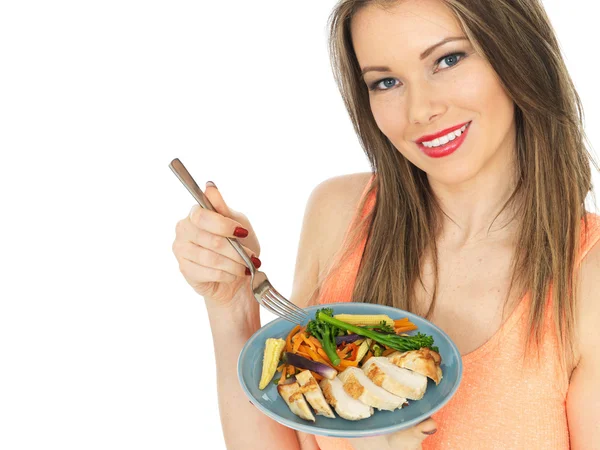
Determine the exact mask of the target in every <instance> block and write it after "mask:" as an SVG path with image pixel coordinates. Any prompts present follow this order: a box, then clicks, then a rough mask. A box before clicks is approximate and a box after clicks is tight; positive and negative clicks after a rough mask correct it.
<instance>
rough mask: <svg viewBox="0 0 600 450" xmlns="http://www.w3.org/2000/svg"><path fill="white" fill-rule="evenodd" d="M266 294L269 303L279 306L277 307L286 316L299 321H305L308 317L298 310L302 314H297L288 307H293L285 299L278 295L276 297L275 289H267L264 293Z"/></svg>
mask: <svg viewBox="0 0 600 450" xmlns="http://www.w3.org/2000/svg"><path fill="white" fill-rule="evenodd" d="M266 294H268V295H269V297H268V298H269V300H270V301H271V302H274V303H277V305H279V307H280V308H281V309H283V310H284V311H285V312H286V314H287V315H289V316H292V317H294V318H296V319H298V320H300V321H302V320H305V319H306V318H307V317H308V315H307V314H306V313H305V312H304V311H302V310H300V311H301V312H302V314H298V312H297V311H296V310H295V309H294V308H291V307H290V306H295V305H294V304H293V303H291V302H290V301H288V300H286V299H285V298H283V297H281V295H279V297H278V296H277V295H278V293H277V291H276V290H275V289H269V290H268V291H267V292H266Z"/></svg>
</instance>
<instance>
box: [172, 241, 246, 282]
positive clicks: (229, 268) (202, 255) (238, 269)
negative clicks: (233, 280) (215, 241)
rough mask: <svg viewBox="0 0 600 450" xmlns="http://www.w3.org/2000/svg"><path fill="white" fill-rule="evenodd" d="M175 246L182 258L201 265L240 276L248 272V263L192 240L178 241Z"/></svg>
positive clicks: (176, 251)
mask: <svg viewBox="0 0 600 450" xmlns="http://www.w3.org/2000/svg"><path fill="white" fill-rule="evenodd" d="M174 246H175V248H174V252H175V253H176V254H177V255H178V256H179V257H180V258H183V259H187V260H188V261H191V262H193V263H196V264H198V265H199V266H203V267H208V268H211V269H217V270H221V271H223V272H227V273H230V274H231V275H234V276H240V277H241V276H244V275H245V273H246V265H245V264H244V263H238V262H236V261H233V260H231V259H229V258H228V257H226V256H223V255H221V254H219V253H216V252H213V251H212V250H210V249H208V248H204V247H200V246H199V245H196V244H193V243H191V242H181V243H179V242H178V243H177V244H174Z"/></svg>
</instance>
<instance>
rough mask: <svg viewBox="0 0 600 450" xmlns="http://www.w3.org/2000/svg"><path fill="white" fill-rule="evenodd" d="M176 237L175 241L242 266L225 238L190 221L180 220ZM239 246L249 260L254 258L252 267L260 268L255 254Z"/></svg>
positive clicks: (241, 260)
mask: <svg viewBox="0 0 600 450" xmlns="http://www.w3.org/2000/svg"><path fill="white" fill-rule="evenodd" d="M176 235H177V237H176V240H177V241H182V242H191V243H193V244H196V245H198V246H200V247H204V248H207V249H209V250H212V251H214V252H216V253H219V254H221V255H223V256H225V257H227V258H229V259H231V260H232V261H235V262H237V263H239V264H244V260H243V259H242V257H241V256H240V255H239V254H238V252H237V251H236V250H235V249H234V248H233V246H232V245H231V244H230V243H229V241H228V240H227V239H226V238H225V237H223V236H219V235H217V234H212V233H210V232H208V231H206V230H203V229H201V228H198V227H197V226H195V225H194V224H193V223H192V222H191V221H190V220H187V219H186V220H182V221H180V222H179V223H178V224H177V228H176ZM238 243H239V242H238ZM239 244H240V245H241V246H242V249H243V250H244V251H245V252H246V254H247V255H248V256H249V257H250V258H251V259H253V258H256V260H254V265H255V266H256V267H260V264H261V263H260V260H259V259H258V256H257V255H256V253H255V252H254V251H252V250H251V249H250V248H248V247H246V246H244V245H242V244H241V243H239Z"/></svg>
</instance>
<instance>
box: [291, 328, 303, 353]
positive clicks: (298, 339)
mask: <svg viewBox="0 0 600 450" xmlns="http://www.w3.org/2000/svg"><path fill="white" fill-rule="evenodd" d="M298 336H302V333H297V334H296V335H295V336H294V337H293V338H292V342H293V344H292V352H293V353H296V352H297V351H298V349H299V348H300V345H302V338H301V337H298Z"/></svg>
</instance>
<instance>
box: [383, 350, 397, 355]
mask: <svg viewBox="0 0 600 450" xmlns="http://www.w3.org/2000/svg"><path fill="white" fill-rule="evenodd" d="M395 351H396V350H394V349H393V348H388V349H386V350H384V351H383V353H382V354H381V356H387V355H390V354H392V353H394V352H395Z"/></svg>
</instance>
